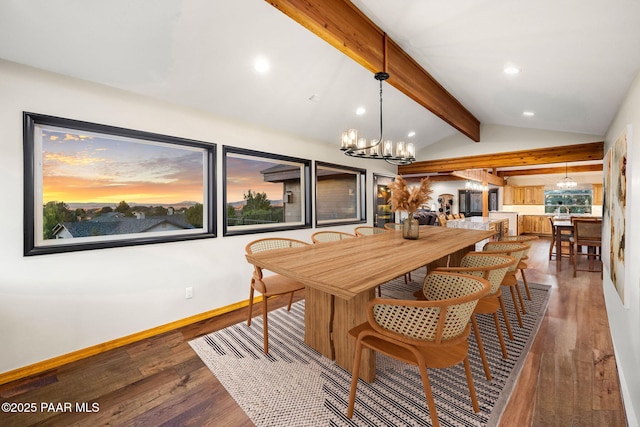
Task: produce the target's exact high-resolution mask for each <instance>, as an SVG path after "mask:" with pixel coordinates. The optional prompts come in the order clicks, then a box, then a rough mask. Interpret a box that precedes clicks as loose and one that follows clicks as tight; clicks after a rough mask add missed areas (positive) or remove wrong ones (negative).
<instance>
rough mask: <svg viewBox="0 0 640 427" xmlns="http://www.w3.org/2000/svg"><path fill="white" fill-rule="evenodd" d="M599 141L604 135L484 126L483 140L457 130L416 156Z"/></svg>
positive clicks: (445, 156)
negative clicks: (473, 139) (474, 140)
mask: <svg viewBox="0 0 640 427" xmlns="http://www.w3.org/2000/svg"><path fill="white" fill-rule="evenodd" d="M598 141H602V136H601V135H587V134H579V133H568V132H554V131H547V130H539V129H524V128H515V127H509V126H498V125H481V126H480V142H473V141H472V140H471V139H469V138H467V137H466V136H464V135H462V134H461V133H456V134H454V135H452V136H450V137H447V138H444V139H442V140H441V141H438V142H436V143H435V144H431V145H429V146H427V147H425V148H423V149H422V150H420V151H419V153H418V154H417V156H416V157H417V158H418V159H420V160H434V159H448V158H451V157H465V156H477V155H479V154H489V153H502V152H509V151H519V150H530V149H535V148H547V147H556V146H562V145H574V144H585V143H588V142H598Z"/></svg>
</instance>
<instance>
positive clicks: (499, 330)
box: [493, 311, 509, 359]
mask: <svg viewBox="0 0 640 427" xmlns="http://www.w3.org/2000/svg"><path fill="white" fill-rule="evenodd" d="M493 323H494V324H495V325H496V334H498V340H500V348H501V349H502V358H503V359H508V358H509V355H508V354H507V346H506V345H505V344H504V337H503V336H502V327H501V326H500V319H498V312H497V311H494V312H493Z"/></svg>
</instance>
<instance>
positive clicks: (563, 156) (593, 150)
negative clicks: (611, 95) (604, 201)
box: [398, 141, 604, 175]
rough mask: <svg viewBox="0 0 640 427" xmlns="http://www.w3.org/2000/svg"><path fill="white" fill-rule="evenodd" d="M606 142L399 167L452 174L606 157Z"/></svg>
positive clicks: (421, 172) (411, 171) (400, 170)
mask: <svg viewBox="0 0 640 427" xmlns="http://www.w3.org/2000/svg"><path fill="white" fill-rule="evenodd" d="M603 158H604V142H603V141H600V142H591V143H586V144H576V145H563V146H561V147H549V148H539V149H534V150H521V151H511V152H505V153H493V154H483V155H478V156H465V157H455V158H447V159H438V160H425V161H420V162H414V163H412V164H410V165H402V166H398V174H400V175H426V174H430V173H442V172H444V173H451V172H453V171H460V170H465V169H491V168H501V167H513V166H531V165H545V164H551V163H565V162H580V161H590V160H602V159H603Z"/></svg>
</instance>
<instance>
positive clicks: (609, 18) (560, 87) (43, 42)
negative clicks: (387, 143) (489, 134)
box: [0, 0, 640, 160]
mask: <svg viewBox="0 0 640 427" xmlns="http://www.w3.org/2000/svg"><path fill="white" fill-rule="evenodd" d="M271 3H273V5H272V4H271ZM351 3H352V5H353V6H355V7H356V8H358V9H359V10H360V11H361V12H362V14H363V15H364V16H366V18H367V19H369V20H370V21H371V22H372V23H373V24H374V25H375V26H376V27H377V28H378V29H379V30H380V31H381V32H383V33H386V34H387V36H388V39H389V40H391V42H392V46H393V48H394V49H395V48H396V47H397V48H398V49H400V50H402V51H404V52H405V53H406V54H408V55H409V56H410V57H411V58H412V59H411V61H414V62H415V65H417V66H418V67H420V68H421V69H423V70H425V71H426V72H427V73H428V74H429V75H430V76H432V77H433V79H434V80H435V81H436V82H437V86H438V87H439V88H440V89H438V88H437V87H436V86H433V87H432V88H431V89H429V90H426V91H423V93H422V94H421V95H420V96H419V97H417V98H419V99H416V96H413V97H410V96H407V94H405V93H403V92H402V90H404V89H403V88H402V87H400V86H398V85H395V83H397V82H394V81H392V80H393V78H394V77H393V73H394V72H393V70H394V68H393V67H394V66H396V65H394V64H388V65H389V71H391V74H392V79H390V81H389V84H385V88H384V103H385V104H384V107H385V109H384V121H385V137H388V138H391V139H396V140H398V139H406V138H407V132H408V131H410V130H411V131H414V132H415V133H416V135H415V137H413V138H412V141H413V142H414V143H415V144H416V145H417V146H418V149H420V148H421V147H426V146H428V145H430V144H433V143H434V142H437V141H439V140H441V139H442V138H444V137H446V136H449V135H452V134H454V133H457V132H462V133H463V134H464V135H467V136H468V137H469V144H474V143H475V142H474V139H476V138H475V137H474V132H473V130H471V131H469V129H468V125H467V124H465V120H467V119H469V117H472V118H475V119H477V121H478V123H480V124H493V125H504V126H515V127H523V128H535V129H547V130H557V131H566V132H576V133H583V134H591V135H594V136H599V137H601V136H602V135H604V134H605V132H606V130H607V127H608V125H609V123H610V122H611V120H612V118H613V115H614V114H615V112H616V111H617V109H618V108H619V106H620V103H621V101H622V99H623V97H624V96H625V94H626V91H627V90H628V88H629V85H630V83H631V81H632V80H633V78H634V77H635V76H636V75H637V73H638V71H639V70H640V49H638V46H640V25H637V22H638V18H639V17H640V2H637V1H632V0H608V1H606V2H605V1H584V0H563V1H558V0H539V1H536V2H525V1H522V0H457V1H452V2H442V1H435V0H394V1H387V0H353V2H351ZM351 3H349V2H345V1H342V0H308V1H302V0H288V1H284V0H283V1H276V0H272V1H263V0H243V1H222V0H190V1H180V0H138V1H135V2H132V1H130V0H110V1H108V2H106V1H98V0H92V1H87V0H26V1H4V0H3V1H0V58H2V59H6V60H9V61H13V62H17V63H21V64H26V65H29V66H33V67H37V68H41V69H45V70H50V71H53V72H56V73H60V74H64V75H69V76H72V77H76V78H80V79H84V80H88V81H93V82H97V83H100V84H103V85H107V86H110V87H114V88H118V89H124V90H127V91H131V92H134V93H138V94H142V95H145V96H149V97H153V98H157V99H161V100H166V101H169V102H173V103H176V104H180V105H184V106H187V107H191V108H195V109H199V110H203V111H206V112H210V113H214V114H217V115H220V116H224V117H228V118H231V119H234V120H241V121H245V122H248V123H251V124H252V125H258V126H264V127H268V128H272V129H275V130H280V131H283V132H288V133H292V134H294V135H299V136H301V137H304V138H308V139H313V140H317V141H320V142H324V143H326V144H330V145H333V146H336V147H337V144H338V140H339V136H340V133H341V132H342V131H343V130H344V129H347V128H351V127H356V128H358V129H359V130H361V132H363V133H366V134H368V135H371V136H372V137H375V136H377V134H378V121H377V115H378V87H377V85H378V82H377V81H375V80H374V79H373V73H372V71H373V69H374V68H375V66H377V64H375V63H374V64H373V65H371V66H367V64H366V63H365V62H366V61H362V60H358V59H357V58H354V55H353V52H355V53H356V54H357V53H358V52H363V51H364V50H367V49H369V50H370V49H371V47H370V46H366V45H357V44H356V45H355V46H349V45H343V46H342V48H340V49H337V48H336V47H335V46H338V47H340V45H339V43H340V38H335V37H334V38H333V39H330V37H329V38H328V37H326V36H325V37H324V38H325V40H323V39H322V38H321V37H319V36H318V33H319V32H321V31H327V30H333V28H330V25H332V24H336V23H338V24H341V25H344V24H353V22H354V21H353V20H345V19H343V20H342V21H340V16H342V15H341V14H338V18H336V19H337V22H336V23H327V25H326V26H325V27H324V30H323V27H322V26H320V27H318V28H316V30H315V33H314V32H312V31H309V29H308V28H305V27H304V26H303V25H300V24H299V23H298V22H296V20H294V19H292V18H291V17H290V16H288V15H287V14H286V13H283V12H282V11H281V10H283V9H285V8H286V7H294V8H297V10H301V9H303V8H307V9H308V11H307V14H309V13H310V14H311V15H314V14H315V16H317V15H320V16H322V14H323V13H324V14H326V13H327V9H326V8H327V7H329V12H330V11H331V10H334V11H335V10H340V8H344V7H348V8H351ZM274 6H277V7H274ZM323 8H324V9H323ZM323 10H324V11H323ZM309 11H310V12H309ZM285 12H286V11H285ZM289 15H292V13H289ZM332 16H334V17H335V14H334V15H332ZM294 18H295V16H294ZM298 21H299V19H298ZM345 21H346V22H345ZM307 27H308V25H307ZM346 28H348V27H346ZM345 31H351V33H350V35H354V34H355V35H357V34H356V33H354V32H353V31H352V30H348V29H347V30H345ZM320 35H321V36H322V34H320ZM347 35H349V34H347ZM326 40H329V41H330V42H331V43H327V41H326ZM349 49H351V51H352V52H351V54H350V53H349V52H348V50H349ZM373 51H374V53H375V54H377V55H379V53H380V52H381V51H382V46H378V47H376V48H373ZM376 52H377V53H376ZM348 55H351V57H349V56H348ZM257 57H263V58H265V59H266V60H267V61H268V62H269V64H270V68H269V71H268V72H266V73H263V74H260V73H257V72H256V71H255V69H254V61H255V59H256V58H257ZM354 59H355V60H354ZM394 61H396V60H393V61H392V62H394ZM394 63H396V62H394ZM508 65H511V66H514V67H515V68H517V69H519V70H520V72H519V73H518V74H516V75H508V74H505V73H504V72H503V69H504V68H505V67H506V66H508ZM396 70H397V69H396ZM396 74H398V76H397V77H396V80H401V79H400V77H402V76H401V75H400V74H399V73H398V72H396ZM405 77H406V78H405V80H406V82H405V83H408V84H409V86H412V85H413V87H414V90H418V89H420V87H421V86H424V84H423V83H421V82H420V81H416V78H415V76H411V75H409V76H408V77H407V76H405ZM394 85H395V86H394ZM396 87H400V89H397V88H396ZM416 88H417V89H416ZM404 91H405V92H406V90H404ZM434 91H435V92H444V93H447V94H449V95H450V96H451V98H452V99H455V100H457V102H459V104H460V106H461V109H460V110H458V111H456V108H453V107H452V106H453V105H454V104H455V103H451V104H449V105H443V106H441V107H442V109H441V110H439V111H437V110H436V111H435V113H434V110H433V109H427V108H425V107H424V100H425V99H427V101H429V99H428V98H429V95H430V94H433V93H434ZM409 95H411V94H409ZM360 106H362V107H364V108H365V110H366V114H364V115H362V116H356V114H355V110H356V108H357V107H360ZM464 111H467V112H468V113H469V114H468V116H467V117H466V118H465V117H463V116H466V113H464ZM524 111H532V112H534V113H535V115H534V116H524V115H523V112H524ZM471 122H473V120H472V119H471ZM471 128H473V124H472V125H471ZM594 141H598V139H594ZM336 149H337V148H336ZM418 159H419V150H418ZM419 160H420V159H419Z"/></svg>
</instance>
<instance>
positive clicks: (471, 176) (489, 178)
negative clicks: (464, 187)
mask: <svg viewBox="0 0 640 427" xmlns="http://www.w3.org/2000/svg"><path fill="white" fill-rule="evenodd" d="M451 175H453V176H457V177H458V178H462V179H466V180H469V181H477V182H480V183H482V184H492V185H499V186H501V187H502V186H503V185H504V184H505V182H504V179H503V178H502V177H501V176H495V175H492V174H490V173H489V172H487V171H486V170H485V169H467V170H463V171H453V172H451Z"/></svg>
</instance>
